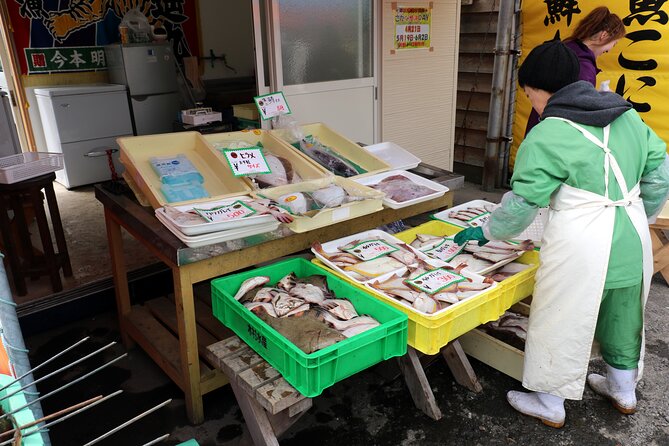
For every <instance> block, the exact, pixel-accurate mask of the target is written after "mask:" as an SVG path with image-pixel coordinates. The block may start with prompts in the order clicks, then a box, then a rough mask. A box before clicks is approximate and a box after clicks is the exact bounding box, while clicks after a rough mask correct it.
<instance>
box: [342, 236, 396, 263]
mask: <svg viewBox="0 0 669 446" xmlns="http://www.w3.org/2000/svg"><path fill="white" fill-rule="evenodd" d="M344 251H346V252H350V253H351V254H353V255H354V256H356V257H357V258H359V259H360V260H362V261H363V262H364V261H366V260H373V259H376V258H379V257H382V256H387V255H388V254H390V253H391V252H395V251H399V248H398V247H396V246H393V245H391V244H390V243H387V242H384V241H383V240H365V241H364V242H360V243H358V244H357V245H355V246H353V247H352V248H348V249H345V250H344Z"/></svg>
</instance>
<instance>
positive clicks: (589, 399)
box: [26, 185, 669, 446]
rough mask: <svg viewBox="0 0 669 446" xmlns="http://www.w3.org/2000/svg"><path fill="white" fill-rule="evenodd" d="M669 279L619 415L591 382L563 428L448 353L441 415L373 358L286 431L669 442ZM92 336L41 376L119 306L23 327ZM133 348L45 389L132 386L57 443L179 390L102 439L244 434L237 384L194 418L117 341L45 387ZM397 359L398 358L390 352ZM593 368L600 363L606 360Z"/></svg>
mask: <svg viewBox="0 0 669 446" xmlns="http://www.w3.org/2000/svg"><path fill="white" fill-rule="evenodd" d="M499 197H500V191H497V192H495V193H483V192H481V191H480V190H478V188H477V187H475V186H471V185H469V186H468V187H466V188H465V189H463V190H459V191H457V193H456V202H458V203H460V202H465V201H469V200H472V199H488V200H490V201H498V200H499ZM668 295H669V288H668V287H667V284H666V282H665V281H664V280H663V279H662V278H660V277H659V276H658V277H656V278H655V280H654V282H653V286H652V290H651V296H650V299H649V304H648V310H647V319H648V321H647V323H648V332H647V350H646V351H647V362H646V374H645V377H644V379H643V380H642V381H641V383H640V385H639V388H638V391H637V394H638V397H639V411H638V413H637V414H635V415H632V416H622V415H620V414H618V412H617V411H615V409H613V408H612V407H611V406H610V404H609V403H608V402H606V401H604V400H603V399H602V398H600V397H599V396H597V395H595V394H594V393H593V392H592V391H591V390H590V389H586V391H585V394H584V398H583V400H582V401H570V402H567V404H566V408H567V424H566V426H565V427H564V428H563V429H560V430H555V429H552V428H548V427H546V426H544V425H542V424H541V423H539V422H538V421H536V420H533V419H530V418H527V417H524V416H522V415H520V414H518V413H517V412H515V411H514V410H513V409H512V408H511V407H510V406H509V405H508V404H507V403H506V400H505V397H504V395H505V392H506V391H507V390H511V389H520V388H521V386H520V384H519V383H518V382H517V381H515V380H513V379H512V378H509V377H507V376H505V375H503V374H501V373H500V372H498V371H496V370H494V369H492V368H490V367H488V366H486V365H484V364H482V363H480V362H478V361H476V360H472V361H471V362H472V366H473V368H474V370H475V372H476V374H477V376H478V378H479V381H480V382H481V384H482V386H483V391H482V392H480V393H473V392H471V391H469V390H467V389H465V388H463V387H461V386H459V385H458V384H456V383H455V381H454V379H453V377H452V375H451V373H450V371H449V369H448V367H447V366H446V364H445V363H444V362H443V361H442V360H438V361H436V362H434V363H433V364H432V365H431V366H430V367H428V369H427V376H428V380H429V382H430V385H431V386H432V389H433V391H434V393H435V396H436V398H437V403H438V405H439V407H440V408H441V410H442V412H443V413H444V418H443V419H441V420H439V421H433V420H431V419H430V418H428V417H427V416H425V415H424V414H423V413H422V412H420V411H419V410H417V409H416V408H415V406H414V404H413V402H412V400H411V397H410V395H409V392H408V390H407V388H406V385H405V383H404V381H403V379H402V378H401V377H400V376H396V377H389V376H388V373H383V374H381V373H380V369H379V368H378V367H374V368H371V369H368V370H366V371H363V372H361V373H358V374H357V375H355V376H353V377H350V378H348V379H346V380H344V381H342V382H339V383H337V384H335V385H334V386H332V387H330V388H328V389H326V390H325V391H324V392H323V394H322V395H321V396H319V397H317V398H315V399H314V407H313V408H311V409H310V411H309V412H308V413H307V414H306V415H305V416H304V417H303V418H302V419H300V420H299V421H298V423H297V424H295V425H294V426H293V427H292V428H291V429H290V430H289V431H288V432H287V433H286V434H285V435H284V436H283V437H282V439H281V444H282V445H304V444H319V445H324V446H327V445H336V446H341V445H343V444H348V445H363V444H366V445H443V444H458V445H472V446H474V445H482V446H483V445H485V446H488V445H560V446H567V445H574V446H576V445H579V446H580V445H593V446H595V445H597V446H599V445H602V446H605V445H611V446H614V445H624V446H629V445H639V446H641V445H654V446H666V445H669V398H667V397H666V395H667V394H669V374H668V373H667V370H669V344H668V343H667V341H668V340H669V322H668V321H669V300H667V297H668ZM85 336H90V340H89V341H87V342H86V343H85V344H83V345H82V346H80V347H78V348H77V349H75V350H74V351H72V352H69V353H68V354H66V355H64V357H63V358H59V359H58V360H57V361H54V363H53V364H50V365H49V367H45V369H47V370H42V371H41V372H40V373H38V374H37V376H36V378H38V377H40V376H44V375H45V374H46V373H48V372H49V371H51V370H54V369H56V368H57V367H58V366H59V365H60V364H65V363H67V362H68V361H72V360H74V359H76V358H80V357H82V356H83V355H85V354H87V353H88V352H92V351H94V350H96V349H98V348H100V347H102V346H104V345H106V344H107V343H109V342H111V341H119V340H120V336H119V331H118V326H117V323H116V315H115V313H113V312H109V313H103V314H99V315H97V316H96V317H95V318H93V319H89V320H85V321H78V322H75V323H71V324H68V325H65V326H61V327H59V328H57V329H53V330H49V331H45V332H42V333H38V334H35V335H32V336H30V337H28V338H27V339H26V344H27V346H28V348H29V349H30V351H31V353H30V358H31V363H32V364H33V365H37V364H40V363H42V362H43V361H45V360H46V359H47V358H49V357H51V356H52V355H54V354H55V353H57V352H58V351H60V350H62V349H64V348H65V347H67V346H69V345H71V344H73V343H74V342H76V341H77V340H79V339H82V338H83V337H85ZM126 352H127V353H128V356H127V357H125V358H123V359H121V360H119V361H118V362H116V363H114V364H113V365H111V366H109V367H107V368H105V369H103V370H102V371H100V372H98V373H97V374H95V375H94V376H92V377H90V378H87V379H86V380H84V381H82V382H79V383H77V384H75V385H72V386H71V387H69V388H68V389H65V390H64V391H62V392H60V393H58V394H56V395H54V396H52V397H49V398H47V399H46V400H45V401H44V403H43V409H44V412H45V413H46V414H48V413H51V412H53V411H56V410H59V409H62V408H64V407H67V406H69V405H71V404H74V403H76V402H78V401H82V400H84V399H87V398H90V397H93V396H95V395H98V394H101V395H108V394H109V393H111V392H113V391H116V390H118V389H122V390H123V393H122V394H121V395H118V396H116V397H114V398H112V399H111V400H110V401H108V402H105V403H103V404H101V405H100V406H97V407H95V408H93V409H91V410H90V411H88V412H85V413H83V414H80V415H77V416H76V417H73V418H72V419H71V420H68V421H66V422H63V423H61V424H59V425H57V426H55V427H54V428H53V429H52V430H51V433H50V435H51V440H52V443H53V444H54V445H56V446H58V445H77V444H84V443H86V442H87V441H90V440H92V439H94V438H96V437H97V436H99V435H102V434H103V433H105V432H106V431H108V430H110V429H112V428H114V427H115V426H118V425H119V424H121V423H122V422H124V421H126V420H129V419H130V418H132V417H134V416H136V415H138V414H139V413H141V412H143V411H145V410H147V409H149V408H151V407H153V406H155V405H157V404H159V403H161V402H163V401H165V400H167V399H169V398H171V399H172V401H171V402H170V403H169V404H168V405H167V406H166V407H164V408H162V409H160V410H158V411H157V412H155V413H153V414H151V415H149V416H147V417H146V418H143V419H141V420H139V421H137V422H136V423H134V424H132V425H131V426H129V427H127V428H125V429H123V430H121V431H120V432H118V433H116V434H114V435H113V436H110V437H109V438H108V439H105V440H103V441H102V442H100V443H99V444H101V445H128V446H132V445H143V444H146V443H147V442H149V441H151V440H153V439H155V438H157V437H159V436H161V435H163V434H170V437H169V438H168V439H167V440H166V441H165V442H164V443H161V444H165V445H176V444H179V443H180V442H183V441H186V440H188V439H191V438H194V439H196V440H197V441H198V442H199V444H200V445H226V446H227V445H229V446H233V445H237V444H240V442H241V440H242V439H243V438H245V437H244V432H245V429H246V428H245V424H244V421H243V417H242V415H241V411H240V410H239V407H238V405H237V403H236V401H235V399H234V396H233V395H232V392H231V390H230V389H229V387H228V386H226V387H224V388H221V389H218V390H216V391H214V392H211V393H210V394H208V395H206V396H205V398H204V408H205V416H206V420H205V422H204V423H202V424H200V425H197V426H192V425H190V424H189V423H188V422H187V420H186V417H185V409H184V400H183V394H182V392H181V391H180V390H179V389H178V388H177V387H176V386H175V385H174V384H172V383H171V381H170V380H169V379H168V378H167V377H166V375H165V374H164V373H163V372H162V371H161V370H160V369H158V367H157V366H156V365H155V364H154V363H153V362H152V360H151V359H150V358H148V357H147V355H146V354H144V352H143V351H142V350H141V349H140V348H137V347H133V348H130V349H129V350H127V351H126V349H125V348H124V347H123V346H122V345H120V344H116V345H114V346H113V347H112V348H110V349H109V350H107V351H105V352H103V353H102V354H99V355H96V356H95V357H93V358H91V359H89V360H87V361H85V362H84V363H82V364H80V365H77V366H76V367H74V368H73V369H71V370H68V371H67V372H66V373H65V374H63V376H60V375H58V376H55V377H53V378H49V379H47V380H45V381H44V382H43V383H40V385H38V388H39V390H40V392H41V393H42V394H46V393H48V392H50V391H52V390H54V389H56V388H58V387H59V386H62V385H64V384H67V383H69V382H71V381H72V380H73V379H75V378H76V377H78V376H81V375H82V374H84V373H86V372H87V371H90V370H93V369H95V368H96V367H99V366H101V365H103V364H104V363H106V362H108V361H110V360H112V359H113V358H115V357H116V356H118V355H120V354H123V353H126ZM388 365H389V366H390V367H393V366H394V361H393V360H391V361H389V362H388ZM591 368H592V370H595V371H601V370H602V368H603V365H602V363H601V361H594V362H593V364H592V367H591Z"/></svg>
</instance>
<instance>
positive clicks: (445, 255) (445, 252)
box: [423, 238, 465, 262]
mask: <svg viewBox="0 0 669 446" xmlns="http://www.w3.org/2000/svg"><path fill="white" fill-rule="evenodd" d="M463 249H465V245H462V246H460V245H458V244H457V243H455V241H453V239H452V238H445V239H444V240H443V241H442V242H441V243H439V244H438V245H437V246H434V247H432V248H430V249H426V250H425V251H423V252H424V253H425V254H427V255H429V256H430V257H432V258H434V259H439V260H443V261H444V262H450V261H451V260H452V259H453V257H455V256H457V255H458V254H460V253H461V252H462V250H463Z"/></svg>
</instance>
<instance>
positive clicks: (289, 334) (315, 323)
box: [256, 310, 346, 354]
mask: <svg viewBox="0 0 669 446" xmlns="http://www.w3.org/2000/svg"><path fill="white" fill-rule="evenodd" d="M256 315H257V316H258V317H259V318H260V319H262V320H263V321H264V322H265V323H266V324H267V325H269V326H270V327H272V328H273V329H275V330H276V331H278V332H279V333H281V334H282V335H283V336H285V337H286V339H288V340H289V341H290V342H292V343H293V344H295V346H296V347H297V348H299V349H300V350H302V351H303V352H305V353H307V354H309V353H313V352H315V351H317V350H320V349H323V348H325V347H329V346H330V345H332V344H335V343H337V342H339V341H342V340H344V339H346V336H344V335H343V334H341V333H340V332H339V331H337V330H335V329H334V328H330V326H328V324H327V323H325V322H323V321H322V320H320V319H318V317H317V316H316V313H315V312H314V311H313V310H310V311H306V312H304V313H303V314H302V315H301V316H293V317H287V318H275V317H271V316H270V315H268V314H267V312H265V311H260V312H257V313H256Z"/></svg>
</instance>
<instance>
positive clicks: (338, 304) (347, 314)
mask: <svg viewBox="0 0 669 446" xmlns="http://www.w3.org/2000/svg"><path fill="white" fill-rule="evenodd" d="M320 306H321V308H325V309H326V310H328V311H329V312H330V313H332V314H333V315H335V316H337V317H338V318H339V319H342V320H345V321H347V320H349V319H353V318H354V317H356V316H358V312H357V311H356V310H355V307H354V306H353V304H352V303H351V301H350V300H348V299H326V300H324V301H323V302H321V303H320Z"/></svg>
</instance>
